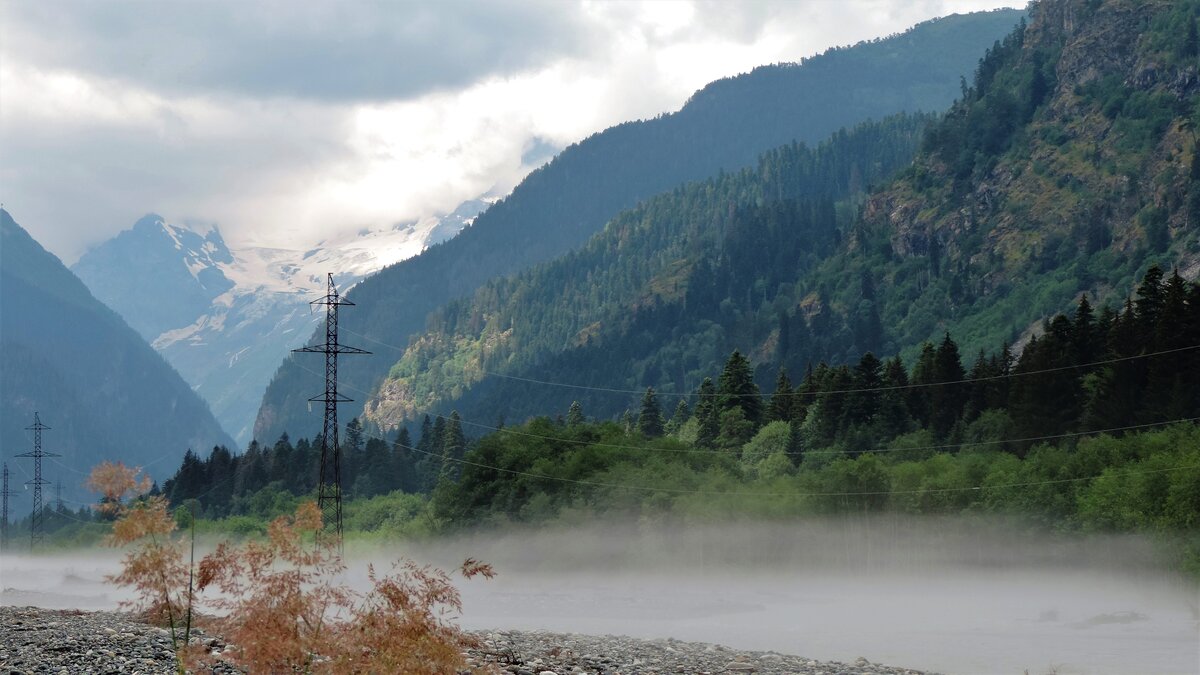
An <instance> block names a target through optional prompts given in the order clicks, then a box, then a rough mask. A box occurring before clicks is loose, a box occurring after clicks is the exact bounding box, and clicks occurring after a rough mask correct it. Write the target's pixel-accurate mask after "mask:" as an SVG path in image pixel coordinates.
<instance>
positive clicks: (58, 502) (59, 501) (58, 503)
mask: <svg viewBox="0 0 1200 675" xmlns="http://www.w3.org/2000/svg"><path fill="white" fill-rule="evenodd" d="M54 510H55V511H62V510H63V498H62V481H61V480H60V481H55V483H54Z"/></svg>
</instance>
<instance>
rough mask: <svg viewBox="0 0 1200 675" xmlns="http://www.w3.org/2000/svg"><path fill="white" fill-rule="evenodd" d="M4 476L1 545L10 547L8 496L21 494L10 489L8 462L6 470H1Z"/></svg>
mask: <svg viewBox="0 0 1200 675" xmlns="http://www.w3.org/2000/svg"><path fill="white" fill-rule="evenodd" d="M0 475H3V476H4V483H3V485H4V487H3V489H0V498H2V499H3V509H0V547H3V548H7V547H8V498H9V497H16V496H17V495H19V494H21V493H20V492H14V491H12V490H9V489H8V462H5V463H4V471H3V472H0Z"/></svg>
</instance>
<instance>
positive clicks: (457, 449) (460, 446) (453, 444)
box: [438, 410, 467, 478]
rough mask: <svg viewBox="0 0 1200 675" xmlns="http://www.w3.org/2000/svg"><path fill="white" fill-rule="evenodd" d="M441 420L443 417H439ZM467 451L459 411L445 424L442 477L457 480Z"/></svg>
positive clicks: (452, 413) (455, 411)
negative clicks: (461, 461)
mask: <svg viewBox="0 0 1200 675" xmlns="http://www.w3.org/2000/svg"><path fill="white" fill-rule="evenodd" d="M438 419H439V420H440V419H441V417H438ZM466 451H467V439H466V437H465V436H464V435H463V430H462V418H461V417H459V416H458V411H457V410H454V411H452V412H451V413H450V419H449V420H447V421H446V423H445V429H444V430H443V433H442V475H443V476H447V477H449V478H456V477H457V476H458V475H459V474H460V473H461V471H460V470H459V469H460V466H461V463H460V462H459V461H457V460H461V459H462V458H463V456H464V455H465V454H466Z"/></svg>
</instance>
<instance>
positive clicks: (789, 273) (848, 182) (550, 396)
mask: <svg viewBox="0 0 1200 675" xmlns="http://www.w3.org/2000/svg"><path fill="white" fill-rule="evenodd" d="M930 121H931V118H930V117H925V116H898V117H894V118H889V119H888V120H886V121H884V122H882V123H869V124H864V125H862V126H860V127H858V128H856V129H854V130H852V131H850V132H843V133H839V134H837V135H835V136H834V137H833V138H832V139H831V140H830V141H828V142H826V143H824V144H822V145H820V146H818V147H817V148H812V149H810V148H808V147H806V146H803V145H790V146H785V147H783V148H780V149H778V150H775V151H773V152H770V153H767V154H766V155H764V156H763V157H762V158H761V159H760V161H759V164H758V166H757V167H756V169H753V170H746V171H742V172H739V173H736V174H726V175H723V176H721V177H719V178H717V179H713V180H710V181H705V182H703V183H693V184H690V185H688V186H686V187H684V188H680V189H678V190H675V191H673V192H670V193H667V194H665V195H660V196H658V197H655V198H653V199H649V200H647V201H646V202H645V203H643V204H642V205H640V206H638V207H637V208H635V209H632V210H630V211H627V212H624V213H622V214H621V215H619V216H618V217H617V218H615V219H614V220H613V221H612V222H611V223H609V225H608V226H606V227H605V229H604V231H603V232H601V233H600V234H598V235H597V236H595V237H593V238H592V240H591V241H589V242H588V244H587V245H586V246H584V247H583V248H581V249H580V250H579V251H576V252H573V253H570V254H568V255H566V256H564V257H562V258H559V259H558V260H555V261H553V262H551V263H546V264H544V265H539V266H537V267H534V268H533V269H531V270H529V271H526V272H523V273H521V274H518V275H515V276H513V277H508V278H503V279H498V280H494V281H490V282H488V283H486V284H484V285H483V286H482V287H481V288H480V289H479V290H478V291H476V293H475V294H474V296H473V297H471V298H469V299H464V300H460V301H455V302H452V303H450V304H449V305H447V306H446V307H444V308H442V309H440V310H438V311H437V312H435V313H434V314H432V315H431V317H430V323H429V328H428V329H427V330H426V332H425V333H424V334H423V335H422V336H421V337H419V338H418V339H416V340H415V341H414V342H413V343H412V344H411V345H410V346H409V348H408V350H407V351H406V352H405V353H404V356H403V358H401V359H400V361H399V362H398V363H397V364H396V365H395V366H394V367H393V368H392V371H391V373H390V374H389V377H388V379H387V380H385V381H384V384H383V385H382V387H381V388H380V390H379V391H378V392H377V395H376V396H373V397H372V399H371V400H370V401H369V402H368V403H367V406H366V415H367V418H368V419H370V420H371V421H372V422H375V423H376V424H378V425H380V426H382V427H385V428H390V427H394V426H396V425H398V424H401V423H404V422H406V421H410V420H413V419H418V418H419V417H420V415H422V414H424V413H427V412H432V411H442V410H443V408H444V406H443V404H448V403H449V402H450V401H455V399H458V400H457V402H456V405H457V407H459V409H460V411H461V412H463V414H464V416H465V417H467V418H468V419H474V420H477V421H480V420H482V421H487V422H489V423H490V422H491V421H492V420H495V419H496V418H497V416H504V417H509V418H511V419H514V420H520V419H524V418H526V417H528V416H530V415H535V414H539V413H545V412H549V411H555V410H558V411H560V412H561V410H563V409H565V408H563V401H564V397H568V396H569V397H574V398H577V399H579V400H581V401H582V402H583V403H584V405H585V406H586V408H587V410H589V412H591V413H592V414H598V415H601V416H608V415H612V414H615V413H619V412H620V411H621V410H622V409H624V408H625V407H626V406H628V405H630V398H631V397H630V396H629V395H628V394H618V395H612V394H610V393H609V392H603V391H601V392H596V391H587V390H585V391H564V390H563V389H562V388H556V387H546V386H537V385H531V384H530V383H527V382H524V381H522V380H520V379H516V380H514V379H510V378H509V376H514V375H515V376H524V377H530V378H540V379H548V380H552V381H564V382H570V383H575V384H583V385H587V386H594V387H599V388H618V389H620V388H625V389H628V388H630V387H639V386H644V385H645V384H653V385H654V386H655V387H657V388H658V389H659V391H660V392H663V393H669V392H674V393H690V388H692V387H694V386H695V385H697V384H699V382H700V379H701V378H702V377H703V376H704V375H706V374H707V373H710V372H712V371H713V370H714V369H715V368H716V367H717V366H718V365H719V364H720V363H721V362H723V360H724V359H725V357H726V356H727V355H728V354H729V351H730V350H732V349H733V348H734V347H736V346H738V345H743V346H747V345H757V346H758V347H759V348H758V349H757V350H756V353H755V356H756V357H757V360H760V361H762V360H764V358H765V359H767V360H773V359H774V358H776V357H777V356H779V357H785V356H786V358H788V359H789V360H790V361H792V362H794V363H798V364H800V367H803V364H804V363H806V362H808V361H816V360H819V359H831V360H843V359H845V358H853V357H854V356H856V355H857V354H859V353H861V352H862V351H866V350H876V351H878V350H880V349H881V348H882V349H887V346H885V345H883V344H882V342H881V340H882V337H883V335H882V330H881V329H880V327H879V326H877V325H876V324H877V319H875V320H874V321H872V320H871V319H870V316H871V315H872V314H873V312H874V309H873V308H872V307H865V308H862V310H861V311H858V310H859V308H854V309H855V311H854V312H851V313H847V312H843V311H837V310H835V311H829V310H826V309H825V308H823V307H822V305H821V300H820V297H821V294H822V291H821V290H820V289H818V288H809V287H807V286H805V285H804V283H802V280H803V279H804V277H805V276H806V274H808V273H809V272H811V270H812V269H813V267H814V266H815V265H817V264H819V263H820V262H821V261H822V260H823V259H825V258H826V257H828V256H829V255H831V254H832V253H833V252H835V251H836V250H837V249H838V247H839V240H840V238H841V234H840V232H839V221H840V224H841V225H842V226H845V225H846V224H847V223H848V219H849V218H850V217H852V214H853V213H854V209H853V208H851V200H853V199H854V198H855V197H858V198H859V199H861V196H862V190H863V189H865V188H866V186H867V185H870V184H871V183H873V182H877V181H881V180H883V179H885V178H887V177H888V176H890V175H891V174H892V173H894V172H895V171H896V170H897V169H898V168H900V167H903V166H905V165H907V164H908V163H909V162H910V161H911V158H912V156H913V154H914V153H915V151H916V148H917V146H918V145H919V143H920V139H921V136H922V133H923V131H924V129H925V127H926V125H927V124H928V123H929V122H930ZM839 212H840V213H841V217H840V218H839V216H838V214H839ZM797 282H801V283H797ZM802 303H807V304H806V307H807V311H809V312H810V313H811V314H812V319H813V321H812V323H813V324H814V325H815V326H816V328H817V333H818V334H819V335H818V336H817V337H816V338H815V339H813V338H810V337H808V336H809V335H810V334H811V331H810V330H809V322H807V321H806V320H805V316H804V314H803V313H799V314H797V315H796V316H793V317H789V316H788V314H787V310H788V308H789V307H795V306H798V305H800V304H802ZM781 323H788V324H790V325H789V327H788V328H785V329H784V330H787V331H789V334H791V335H792V336H793V337H792V338H784V339H785V340H787V341H788V344H781V343H780V339H779V337H778V335H775V336H774V337H773V338H772V337H771V336H772V333H773V331H777V330H778V329H779V327H780V325H781ZM376 351H379V352H381V355H391V356H392V357H393V358H394V357H395V355H396V352H395V351H394V350H385V349H383V348H378V349H376ZM566 402H567V403H569V402H570V399H567V400H566Z"/></svg>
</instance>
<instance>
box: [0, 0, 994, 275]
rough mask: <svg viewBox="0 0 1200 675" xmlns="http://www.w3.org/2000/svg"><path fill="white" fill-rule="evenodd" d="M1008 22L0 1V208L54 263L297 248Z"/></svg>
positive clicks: (850, 7) (476, 6)
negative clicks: (829, 71) (812, 73)
mask: <svg viewBox="0 0 1200 675" xmlns="http://www.w3.org/2000/svg"><path fill="white" fill-rule="evenodd" d="M1006 4H1013V3H1012V2H1011V1H1009V2H1005V0H961V1H958V2H941V1H936V0H928V1H926V2H918V3H901V2H888V1H886V0H851V1H848V2H845V3H830V2H823V1H820V0H815V1H812V2H799V1H797V2H786V1H784V2H770V1H765V0H764V1H761V2H747V3H724V2H708V1H707V0H670V1H663V2H647V3H636V4H635V3H605V2H593V1H590V0H580V1H579V2H524V1H521V2H517V1H515V0H505V1H501V2H492V1H487V2H466V1H465V0H459V1H455V2H444V3H391V2H381V3H352V4H347V3H333V2H328V3H323V2H305V3H284V2H277V1H274V0H265V1H263V2H255V3H248V4H247V3H234V2H226V1H224V0H214V1H213V2H201V3H145V2H121V1H114V2H104V3H91V2H87V3H85V2H74V1H71V0H66V1H64V2H57V3H2V4H0V186H3V194H0V200H2V201H3V202H4V203H5V206H6V207H7V208H8V209H9V210H10V211H11V212H12V213H13V215H14V217H15V218H16V219H17V220H18V222H21V223H22V224H23V225H25V226H26V227H28V228H29V229H30V230H31V232H32V233H33V235H34V236H35V237H37V238H38V240H39V241H41V242H43V244H44V245H46V246H47V248H49V249H50V250H51V251H53V252H54V253H56V254H58V255H59V256H61V257H62V258H64V260H65V261H66V262H67V263H71V262H72V261H73V260H74V259H75V258H76V257H78V256H79V255H80V254H82V252H83V251H84V250H86V249H87V248H88V247H89V246H91V245H94V244H97V243H99V242H101V241H104V240H105V239H107V238H109V237H111V236H113V235H114V234H116V232H118V231H119V230H121V229H125V228H127V227H129V226H130V225H131V224H132V223H133V222H134V221H135V220H136V219H137V218H138V217H140V216H141V215H142V214H144V213H146V212H148V211H154V212H157V213H160V214H162V215H163V216H165V217H167V218H168V219H170V220H174V221H179V222H182V221H187V220H198V221H204V222H215V223H217V224H219V225H220V226H221V228H222V231H223V232H224V234H225V236H226V239H227V240H228V241H229V242H230V243H231V244H232V245H235V246H236V245H238V244H250V243H255V244H263V245H270V246H282V247H291V248H297V249H306V248H310V247H312V246H313V245H316V244H317V243H318V242H320V241H321V240H323V239H327V238H331V237H337V236H341V235H345V234H348V233H352V232H357V231H360V230H362V229H364V228H385V227H390V226H391V225H393V224H395V223H397V222H403V221H409V220H413V219H416V218H420V217H424V216H428V215H432V214H435V213H445V212H449V211H451V210H453V209H454V208H455V207H456V206H457V205H458V204H459V203H461V202H462V201H465V200H468V199H472V198H475V197H478V196H480V195H482V194H489V193H490V194H504V193H506V192H507V191H508V190H510V189H511V188H512V187H513V186H514V185H515V184H516V183H517V182H518V181H520V179H521V178H522V177H524V175H525V174H526V173H528V172H529V171H530V170H532V169H534V168H536V164H537V163H539V162H541V161H544V159H545V158H546V157H547V154H548V152H549V151H553V149H556V148H562V147H565V146H567V145H569V144H571V143H573V142H576V141H578V140H580V139H582V138H584V137H586V136H588V135H589V134H591V133H593V132H596V131H599V130H601V129H603V128H605V127H607V126H610V125H613V124H616V123H619V122H621V121H625V120H629V119H637V118H644V117H651V116H654V115H657V114H660V113H663V112H669V111H672V110H675V109H677V108H678V107H679V106H680V105H681V104H682V103H683V102H684V101H685V100H686V99H687V97H688V96H689V95H690V94H691V93H693V92H694V91H695V90H696V89H698V88H700V87H702V86H703V85H704V84H705V83H707V82H709V81H711V80H714V79H718V78H720V77H726V76H730V75H735V74H737V73H739V72H745V71H747V70H750V69H752V68H753V67H755V66H757V65H761V64H764V63H770V62H778V61H794V60H797V59H800V58H803V57H805V56H808V55H811V54H813V53H816V52H819V51H822V50H823V49H825V48H827V47H829V46H834V45H839V44H848V43H853V42H856V41H859V40H863V39H869V38H872V37H876V36H879V35H885V34H888V33H892V32H896V31H900V30H903V29H905V28H907V27H909V26H911V25H912V24H914V23H917V22H919V21H921V20H924V19H928V18H931V17H933V16H938V15H943V14H946V13H949V12H955V11H958V12H962V11H973V10H977V9H985V8H989V7H996V6H1002V5H1006ZM531 149H535V150H536V151H534V152H531V151H530V150H531Z"/></svg>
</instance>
